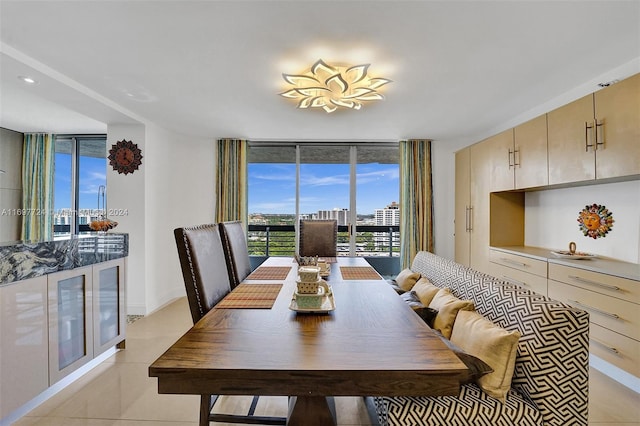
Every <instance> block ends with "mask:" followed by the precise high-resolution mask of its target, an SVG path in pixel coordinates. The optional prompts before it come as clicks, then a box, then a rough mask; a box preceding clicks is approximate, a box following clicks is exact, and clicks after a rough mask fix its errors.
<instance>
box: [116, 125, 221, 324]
mask: <svg viewBox="0 0 640 426" xmlns="http://www.w3.org/2000/svg"><path fill="white" fill-rule="evenodd" d="M107 131H108V136H107V140H108V144H107V149H110V148H111V145H113V144H115V143H116V142H117V141H119V140H122V139H126V140H131V141H133V142H134V143H136V144H138V147H139V148H140V149H141V150H142V156H143V158H142V165H141V166H140V168H139V169H138V170H137V171H135V172H134V173H130V174H127V175H124V174H118V173H117V172H115V171H113V170H112V168H111V167H110V166H109V167H108V173H107V191H108V193H107V207H108V208H109V209H126V211H127V215H126V216H120V217H111V219H113V220H116V221H117V222H118V227H117V228H116V231H117V232H126V233H128V234H129V260H128V263H127V300H126V301H127V313H128V314H130V315H147V314H149V313H151V312H153V311H155V310H157V309H158V308H160V307H162V306H163V305H165V304H167V303H168V302H170V301H171V300H173V299H174V298H176V297H181V296H184V295H185V290H184V281H183V280H182V273H181V272H180V264H179V262H178V255H177V251H176V249H175V246H176V245H175V240H174V237H173V229H174V228H177V227H180V226H186V225H197V224H201V223H211V222H212V221H213V206H214V185H213V176H214V172H213V170H214V149H213V147H214V141H213V139H212V140H209V139H197V138H192V137H190V136H186V135H181V134H177V133H174V132H171V131H168V130H165V129H162V128H161V127H159V126H157V125H155V124H151V123H147V124H146V125H135V126H133V125H110V126H109V127H108V130H107Z"/></svg>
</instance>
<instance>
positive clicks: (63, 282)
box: [48, 267, 93, 384]
mask: <svg viewBox="0 0 640 426" xmlns="http://www.w3.org/2000/svg"><path fill="white" fill-rule="evenodd" d="M92 279H93V275H92V268H91V267H86V268H78V269H73V270H69V271H61V272H56V273H54V274H50V275H49V276H48V293H49V351H50V356H49V381H50V384H53V383H55V382H57V381H58V380H60V379H61V378H62V377H64V376H66V375H67V374H69V373H70V372H71V371H73V370H75V369H77V368H78V367H80V366H82V365H84V364H86V363H87V362H88V361H89V360H91V359H92V358H93V327H92V318H93V316H92V301H91V292H92Z"/></svg>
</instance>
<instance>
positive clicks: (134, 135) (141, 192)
mask: <svg viewBox="0 0 640 426" xmlns="http://www.w3.org/2000/svg"><path fill="white" fill-rule="evenodd" d="M122 139H126V140H128V141H132V142H133V143H135V144H137V145H138V148H140V149H141V150H142V165H141V166H140V167H139V169H138V170H136V171H135V172H134V173H129V174H127V175H124V174H118V172H116V171H114V170H113V168H112V167H111V166H110V165H108V166H107V209H108V210H109V209H112V210H121V209H122V210H126V212H127V214H126V215H122V216H117V217H116V216H110V217H109V219H112V220H115V221H116V222H118V226H117V227H116V228H115V229H114V232H124V233H128V234H129V261H128V263H127V289H126V290H127V291H126V302H127V313H128V314H132V315H144V314H145V313H146V305H147V302H146V280H147V272H146V265H145V248H146V241H145V238H146V236H145V225H144V224H145V220H146V218H145V214H146V208H145V200H144V197H145V180H146V174H147V161H148V158H147V147H146V139H145V126H144V125H141V124H140V125H109V126H108V127H107V151H108V150H109V149H111V146H112V145H114V144H115V143H116V142H117V141H120V140H122Z"/></svg>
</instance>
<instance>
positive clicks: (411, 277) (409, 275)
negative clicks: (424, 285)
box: [396, 268, 420, 291]
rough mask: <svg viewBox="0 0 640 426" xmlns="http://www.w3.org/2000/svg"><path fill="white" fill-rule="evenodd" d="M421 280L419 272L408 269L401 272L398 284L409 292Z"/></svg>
mask: <svg viewBox="0 0 640 426" xmlns="http://www.w3.org/2000/svg"><path fill="white" fill-rule="evenodd" d="M419 278H420V273H419V272H413V271H412V270H411V269H409V268H406V269H403V270H402V271H400V273H399V274H398V276H397V277H396V284H398V287H400V288H401V289H403V290H404V291H409V290H411V289H412V288H413V286H414V284H415V283H416V281H418V279H419Z"/></svg>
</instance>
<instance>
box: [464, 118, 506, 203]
mask: <svg viewBox="0 0 640 426" xmlns="http://www.w3.org/2000/svg"><path fill="white" fill-rule="evenodd" d="M473 147H474V148H475V151H476V154H477V155H480V156H481V158H482V161H483V162H484V163H485V164H484V165H483V168H484V169H485V172H486V175H484V176H483V177H482V179H484V180H486V184H487V188H488V190H489V191H490V192H493V191H506V190H510V189H513V188H514V182H515V178H514V171H513V170H514V158H515V156H516V155H515V152H514V142H513V129H509V130H505V131H504V132H501V133H498V134H497V135H495V136H492V137H490V138H487V139H485V140H483V141H482V142H480V143H478V144H476V145H474V146H473ZM472 159H473V161H475V160H476V156H475V155H474V156H472ZM471 178H472V179H474V178H476V176H474V175H473V174H472V176H471Z"/></svg>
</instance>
